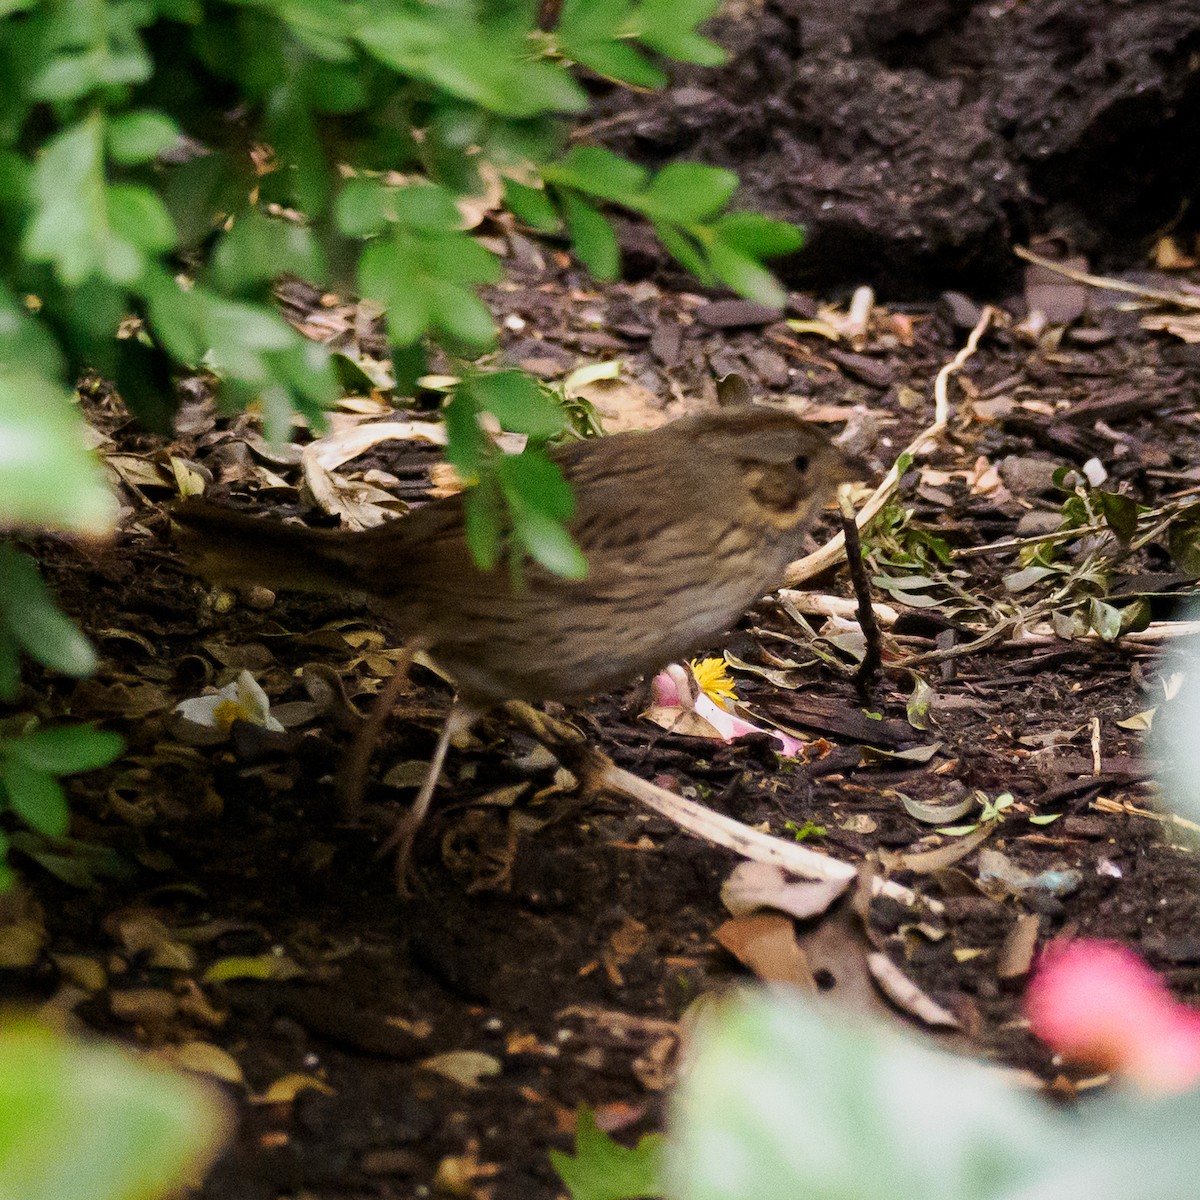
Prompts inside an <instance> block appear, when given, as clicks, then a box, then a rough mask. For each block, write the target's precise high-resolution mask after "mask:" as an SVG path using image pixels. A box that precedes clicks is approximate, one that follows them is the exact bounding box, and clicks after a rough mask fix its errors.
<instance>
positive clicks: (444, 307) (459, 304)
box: [389, 278, 496, 350]
mask: <svg viewBox="0 0 1200 1200" xmlns="http://www.w3.org/2000/svg"><path fill="white" fill-rule="evenodd" d="M425 299H426V302H427V303H428V305H429V315H430V317H431V319H432V321H433V323H434V324H435V325H436V326H437V327H438V328H439V329H440V330H441V331H442V332H443V333H444V334H446V335H447V336H448V337H451V338H454V339H456V340H457V341H459V342H462V343H463V344H464V345H466V346H469V347H471V348H473V349H477V350H486V349H487V348H488V347H489V346H491V344H492V343H493V342H494V341H495V340H496V325H495V322H494V321H493V320H492V314H491V313H490V312H489V311H488V308H487V305H485V304H484V303H483V301H482V300H480V299H479V297H478V296H476V295H475V293H474V292H469V291H467V289H466V288H462V287H459V286H458V285H457V284H454V283H447V282H446V281H445V280H443V279H428V278H427V279H426V280H425ZM389 328H390V322H389Z"/></svg>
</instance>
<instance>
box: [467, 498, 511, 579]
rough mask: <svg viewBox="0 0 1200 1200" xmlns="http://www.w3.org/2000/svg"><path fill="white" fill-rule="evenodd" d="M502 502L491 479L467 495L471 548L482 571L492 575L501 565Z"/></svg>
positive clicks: (468, 537) (468, 539)
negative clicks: (499, 563)
mask: <svg viewBox="0 0 1200 1200" xmlns="http://www.w3.org/2000/svg"><path fill="white" fill-rule="evenodd" d="M500 513H501V500H500V497H499V496H498V495H497V494H496V489H495V487H494V485H493V481H492V480H491V478H490V477H488V478H484V479H481V480H480V482H479V484H478V485H477V486H476V487H473V488H471V490H470V491H469V492H467V496H466V499H465V501H464V508H463V517H464V520H465V522H466V534H467V547H468V549H469V550H470V551H471V557H472V558H473V559H474V560H475V562H476V564H477V565H478V566H479V569H480V570H481V571H491V570H492V569H493V568H494V567H495V566H496V564H497V563H498V562H499V561H500V539H501V536H502V535H503V532H504V530H503V526H502V523H501V519H500Z"/></svg>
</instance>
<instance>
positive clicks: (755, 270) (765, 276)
mask: <svg viewBox="0 0 1200 1200" xmlns="http://www.w3.org/2000/svg"><path fill="white" fill-rule="evenodd" d="M708 260H709V262H710V263H711V264H712V269H713V270H714V271H715V272H716V274H717V276H718V278H720V279H721V280H723V281H724V282H725V283H727V284H729V286H730V287H731V288H733V290H734V291H735V292H739V293H740V294H741V295H743V296H745V297H746V298H747V299H749V300H755V301H757V302H758V303H759V304H765V305H766V306H767V307H768V308H782V307H783V305H784V301H785V300H787V293H786V292H785V291H784V290H783V287H782V285H781V284H780V283H779V281H778V280H777V279H776V278H775V277H774V276H773V275H772V274H771V272H770V271H768V270H767V269H766V267H763V266H760V265H759V263H757V262H755V260H754V259H752V258H750V257H749V256H748V255H745V254H743V253H741V251H739V250H734V249H733V248H732V247H731V246H727V245H726V244H725V243H724V242H713V243H712V245H710V246H709V247H708Z"/></svg>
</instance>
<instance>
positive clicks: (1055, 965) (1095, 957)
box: [1025, 941, 1200, 1092]
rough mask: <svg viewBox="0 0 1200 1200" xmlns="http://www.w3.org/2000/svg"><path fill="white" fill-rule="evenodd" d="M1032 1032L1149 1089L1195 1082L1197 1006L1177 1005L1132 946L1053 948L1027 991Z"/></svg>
mask: <svg viewBox="0 0 1200 1200" xmlns="http://www.w3.org/2000/svg"><path fill="white" fill-rule="evenodd" d="M1025 1013H1026V1015H1027V1016H1028V1018H1029V1023H1030V1026H1031V1027H1032V1029H1033V1032H1034V1033H1035V1034H1036V1035H1037V1036H1038V1037H1039V1038H1041V1039H1042V1041H1044V1042H1045V1043H1046V1044H1047V1045H1048V1046H1050V1047H1051V1048H1052V1049H1054V1050H1056V1051H1057V1052H1058V1053H1059V1054H1061V1055H1062V1056H1063V1057H1064V1058H1066V1059H1068V1060H1070V1061H1073V1062H1079V1063H1088V1064H1091V1065H1093V1066H1097V1067H1102V1068H1105V1069H1109V1070H1113V1071H1115V1072H1117V1073H1119V1074H1121V1075H1123V1076H1125V1077H1126V1078H1128V1079H1131V1080H1132V1081H1133V1082H1134V1083H1136V1084H1137V1085H1138V1086H1139V1087H1141V1088H1143V1089H1144V1090H1146V1091H1152V1092H1173V1091H1182V1090H1184V1089H1186V1088H1189V1087H1191V1086H1192V1085H1193V1084H1195V1083H1196V1082H1197V1081H1198V1080H1200V1011H1197V1010H1196V1009H1194V1008H1190V1007H1188V1006H1187V1005H1185V1004H1180V1003H1178V1002H1177V1001H1176V1000H1175V999H1173V998H1172V996H1171V993H1170V992H1169V991H1168V989H1167V986H1166V984H1165V983H1164V982H1163V981H1162V979H1161V978H1160V977H1159V976H1158V975H1157V974H1155V972H1154V971H1152V970H1151V969H1150V967H1148V966H1147V965H1146V964H1145V963H1144V962H1143V961H1142V960H1141V959H1140V958H1139V957H1138V956H1137V955H1136V954H1135V953H1134V952H1133V951H1132V950H1129V949H1127V948H1126V947H1124V946H1119V945H1116V944H1114V943H1111V942H1100V941H1077V942H1069V943H1067V944H1065V945H1059V946H1051V947H1049V948H1048V949H1047V950H1046V951H1045V952H1044V953H1043V954H1042V956H1041V958H1040V960H1039V963H1038V968H1037V972H1036V974H1035V975H1034V977H1033V979H1032V981H1031V982H1030V985H1029V989H1028V991H1027V992H1026V994H1025Z"/></svg>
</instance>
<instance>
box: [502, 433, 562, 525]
mask: <svg viewBox="0 0 1200 1200" xmlns="http://www.w3.org/2000/svg"><path fill="white" fill-rule="evenodd" d="M497 474H498V477H499V480H500V487H501V488H502V489H503V491H504V494H505V496H506V497H507V498H508V500H509V502H510V503H511V504H512V506H513V508H514V509H521V510H533V511H536V512H539V513H542V514H544V515H545V516H546V517H548V518H550V519H551V520H554V521H567V520H570V518H571V517H572V516H574V514H575V496H574V494H573V493H572V491H571V488H570V485H569V484H568V483H567V481H566V478H565V477H564V476H563V473H562V468H561V467H560V466H559V465H558V464H557V463H556V462H554V461H553V459H550V458H547V457H546V455H545V454H543V453H542V452H541V451H535V450H526V451H525V452H524V453H522V454H505V455H503V456H502V457H501V459H500V461H499V464H498V466H497Z"/></svg>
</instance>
